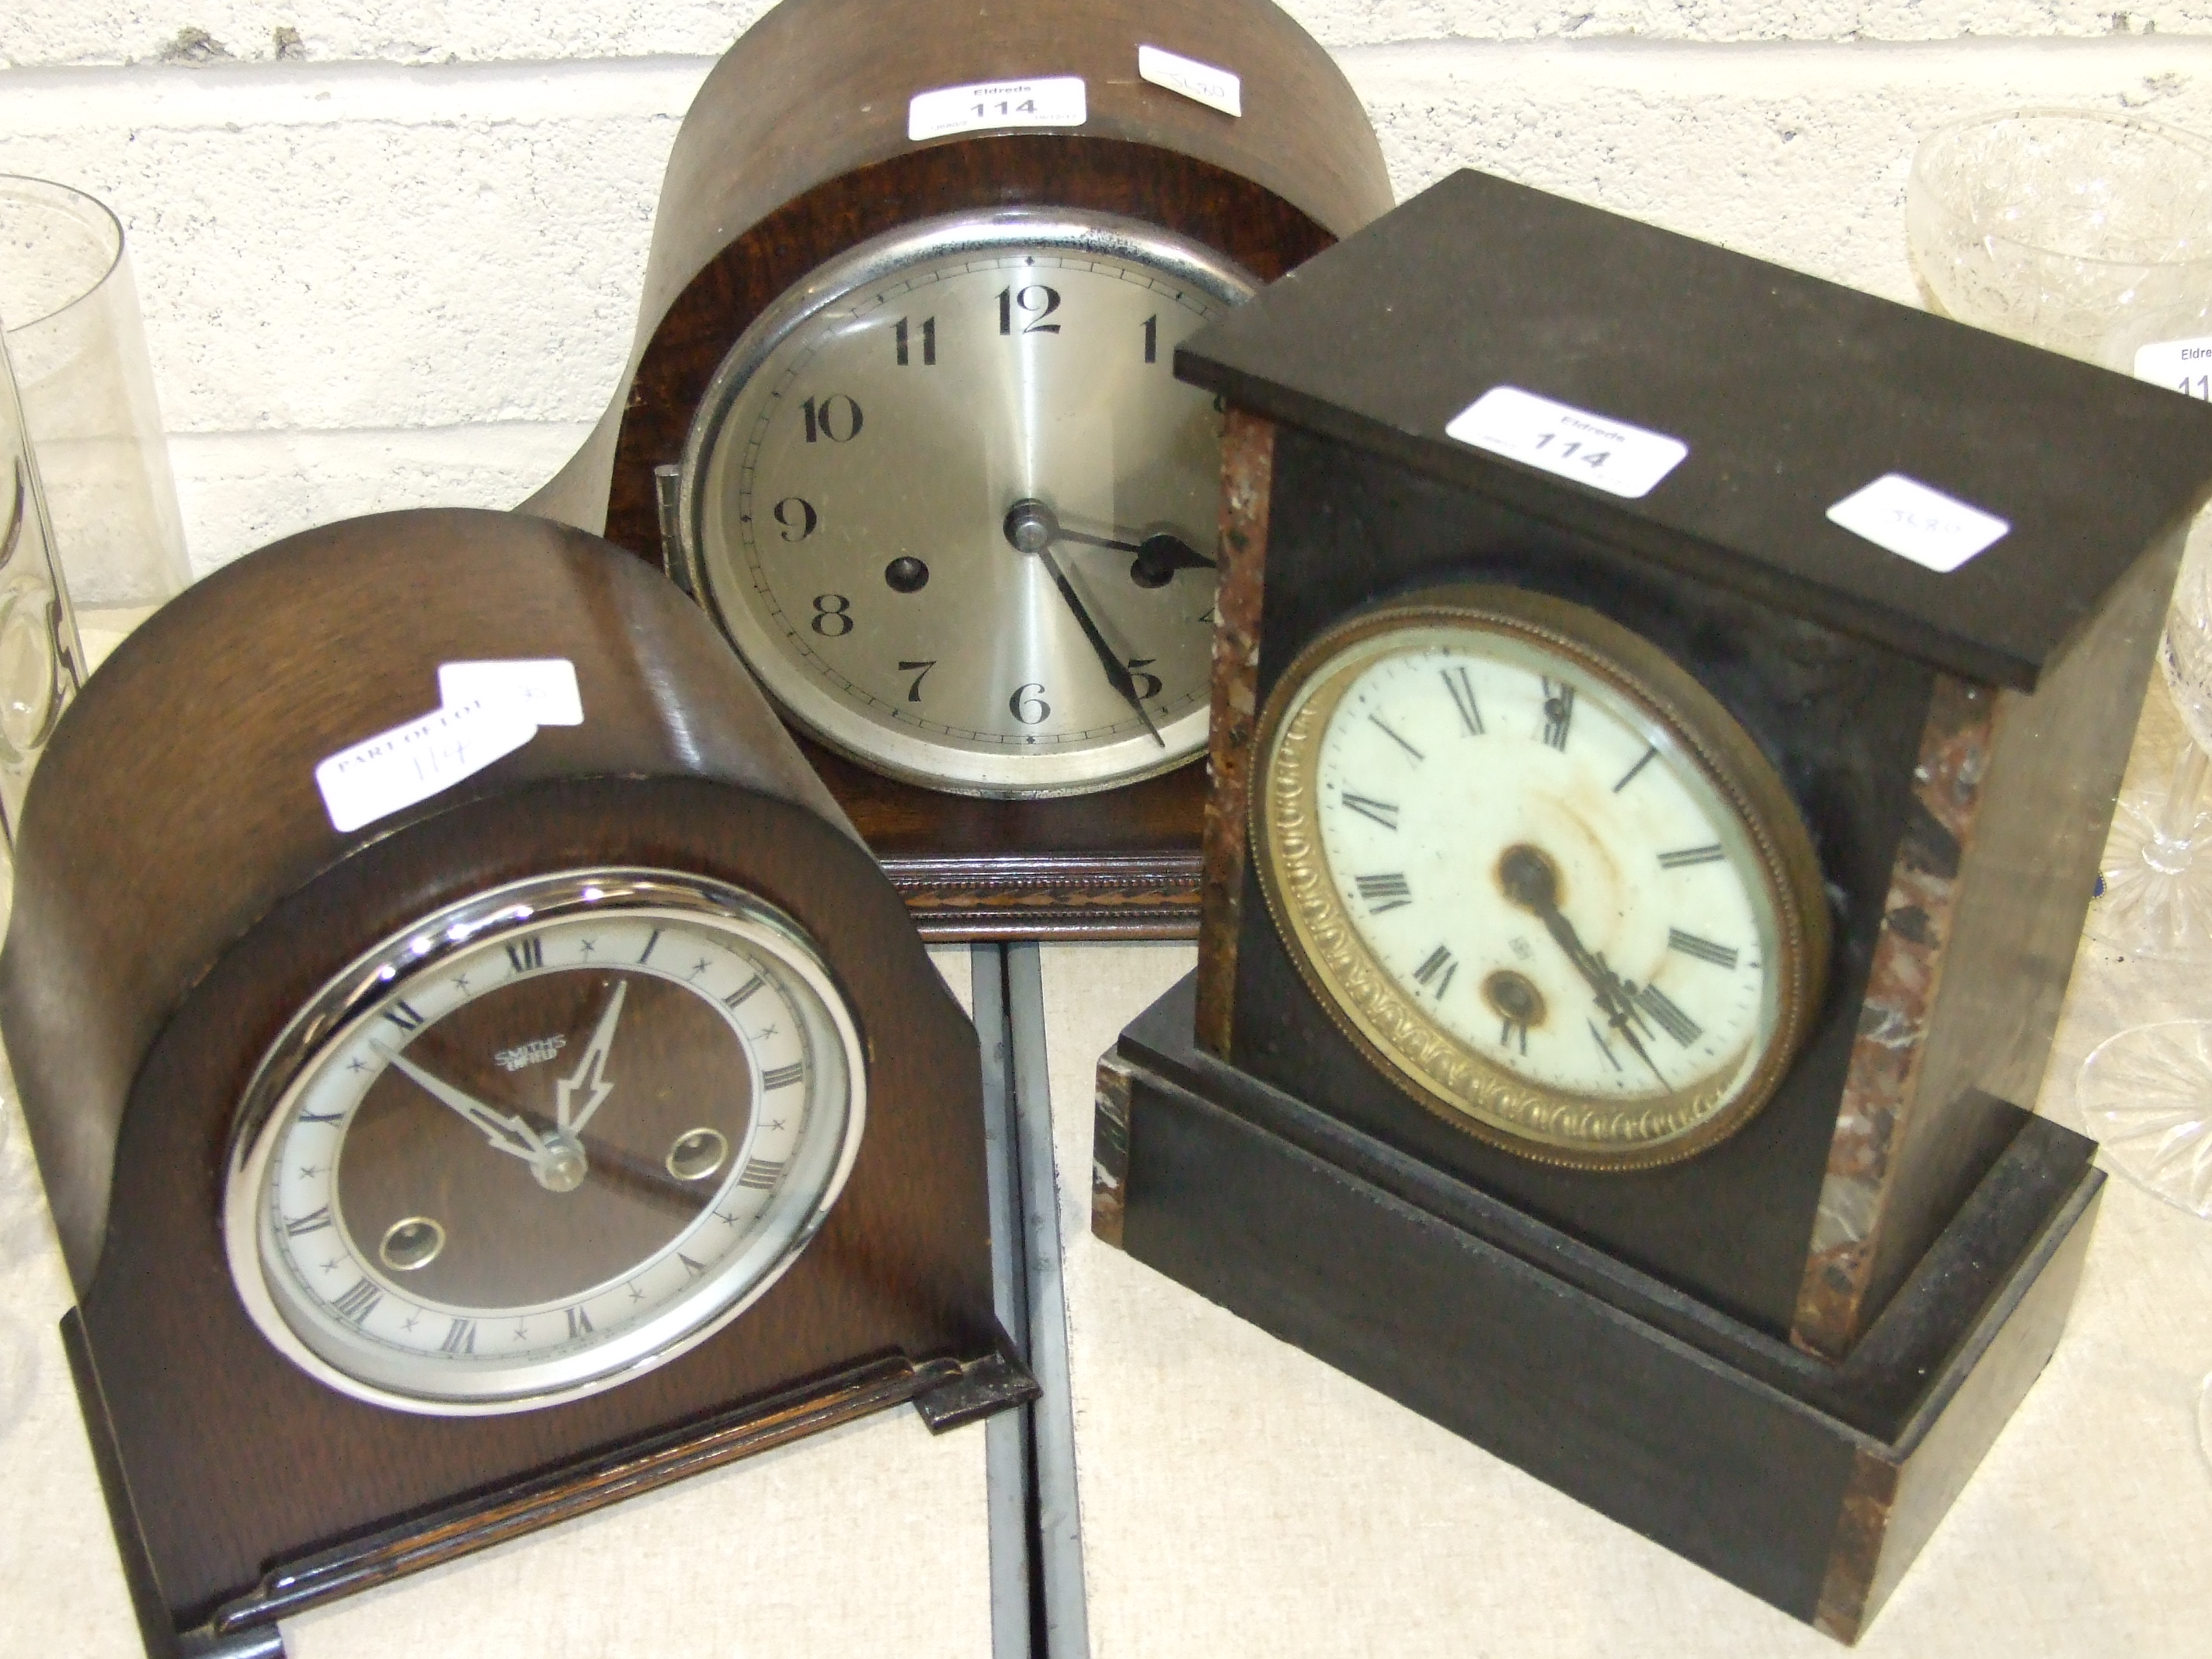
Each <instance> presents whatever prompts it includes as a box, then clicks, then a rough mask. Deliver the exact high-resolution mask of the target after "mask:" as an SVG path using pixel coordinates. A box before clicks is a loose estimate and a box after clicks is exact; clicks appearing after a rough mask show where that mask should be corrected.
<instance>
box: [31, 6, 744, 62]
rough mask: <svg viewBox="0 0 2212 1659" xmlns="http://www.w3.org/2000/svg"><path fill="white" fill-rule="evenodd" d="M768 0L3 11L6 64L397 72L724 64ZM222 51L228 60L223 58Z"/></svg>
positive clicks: (41, 8) (94, 8)
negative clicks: (250, 65) (455, 65)
mask: <svg viewBox="0 0 2212 1659" xmlns="http://www.w3.org/2000/svg"><path fill="white" fill-rule="evenodd" d="M768 9H769V0H579V3H575V4H567V3H561V0H454V3H441V0H157V3H155V0H45V3H40V0H30V3H27V4H19V5H16V6H14V7H11V8H10V9H9V10H8V11H7V12H6V13H0V63H7V64H131V63H142V62H152V61H157V60H160V59H161V58H164V57H165V56H168V57H174V56H176V55H177V54H178V53H179V36H180V35H184V34H185V32H186V31H188V30H189V31H192V32H194V33H197V34H199V35H204V36H205V37H207V43H205V44H202V45H200V46H197V47H191V48H188V49H187V50H189V51H190V52H191V54H192V55H193V56H195V57H197V58H199V59H201V60H202V61H215V62H221V61H223V59H224V58H234V59H237V60H240V61H254V60H264V61H265V60H268V59H271V58H276V55H277V52H278V49H279V48H278V40H277V31H279V30H280V29H289V30H290V31H292V32H293V33H296V34H297V35H298V36H299V37H300V39H299V45H298V46H297V47H296V48H295V50H296V51H297V52H300V53H301V54H302V55H304V56H305V57H306V58H308V59H309V60H311V61H313V60H322V61H325V62H329V61H343V60H365V61H368V62H385V63H398V64H443V63H449V62H455V61H459V62H462V63H468V62H491V61H501V60H507V61H515V60H522V61H554V60H575V59H588V58H651V57H659V56H665V55H670V54H678V55H695V54H697V55H704V56H707V57H710V58H713V57H720V55H721V53H722V52H724V51H726V49H727V48H728V46H729V44H730V42H732V40H736V39H737V38H738V35H740V34H742V33H744V30H745V29H746V27H748V26H749V25H750V23H751V22H752V21H753V20H754V19H755V18H757V17H758V16H759V15H761V14H762V13H763V12H765V11H767V10H768ZM218 49H219V52H220V54H221V55H220V56H218V55H217V52H218Z"/></svg>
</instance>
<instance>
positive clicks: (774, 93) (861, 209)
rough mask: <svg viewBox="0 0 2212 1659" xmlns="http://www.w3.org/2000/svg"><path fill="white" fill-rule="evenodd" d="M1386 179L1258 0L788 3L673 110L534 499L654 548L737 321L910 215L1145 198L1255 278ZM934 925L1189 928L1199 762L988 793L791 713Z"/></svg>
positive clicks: (1304, 248)
mask: <svg viewBox="0 0 2212 1659" xmlns="http://www.w3.org/2000/svg"><path fill="white" fill-rule="evenodd" d="M1139 45H1150V46H1161V47H1164V48H1166V49H1167V50H1169V51H1171V52H1179V53H1182V55H1184V56H1186V57H1190V58H1197V59H1199V60H1200V61H1202V62H1206V63H1209V64H1218V65H1220V66H1221V67H1223V68H1225V69H1228V70H1232V71H1234V72H1236V73H1237V74H1238V75H1240V76H1242V77H1243V107H1244V114H1243V116H1242V117H1241V118H1237V117H1231V116H1229V115H1225V114H1223V113H1221V112H1218V111H1216V110H1213V109H1210V108H1207V107H1206V106H1203V105H1200V104H1197V103H1194V102H1193V101H1192V100H1189V99H1187V98H1184V97H1182V96H1180V95H1179V94H1176V93H1172V92H1170V91H1168V90H1167V89H1165V88H1162V87H1158V86H1155V85H1152V83H1150V82H1145V81H1142V80H1139V78H1138V75H1137V48H1138V46H1139ZM1048 75H1050V76H1060V75H1074V76H1082V77H1083V80H1084V82H1085V87H1086V89H1087V94H1088V100H1089V102H1088V107H1089V114H1088V118H1087V120H1086V121H1085V124H1084V125H1082V126H1081V127H1079V128H1070V129H1057V130H1050V131H1036V130H1032V131H998V132H983V133H970V134H963V135H960V136H957V137H950V138H944V139H939V140H935V141H931V142H927V143H910V142H909V141H908V138H907V106H908V100H910V99H911V98H912V97H913V96H914V94H916V93H919V92H927V91H930V90H932V89H934V88H940V87H948V86H960V85H966V84H970V83H974V82H986V81H991V80H1000V79H1017V78H1021V77H1034V76H1048ZM1391 201H1392V197H1391V191H1390V185H1389V178H1388V177H1387V175H1386V174H1385V173H1384V171H1383V157H1382V152H1381V150H1380V149H1379V147H1378V146H1377V145H1376V141H1375V135H1374V132H1373V130H1372V129H1371V128H1370V126H1369V125H1368V121H1367V117H1366V114H1365V112H1364V110H1363V109H1362V108H1361V107H1360V104H1359V100H1358V98H1357V97H1356V96H1355V95H1354V94H1353V93H1352V88H1351V87H1350V86H1349V85H1348V84H1347V83H1346V81H1345V79H1344V76H1343V74H1342V73H1341V72H1340V70H1338V69H1337V67H1336V65H1335V64H1334V62H1333V61H1332V60H1331V59H1330V58H1329V57H1328V53H1326V52H1323V51H1322V48H1321V47H1320V46H1319V45H1318V44H1316V42H1315V41H1314V40H1313V39H1312V38H1311V37H1310V36H1309V35H1308V34H1307V33H1305V32H1304V30H1303V29H1301V28H1300V27H1298V26H1297V24H1296V23H1294V22H1293V21H1291V19H1290V18H1289V17H1288V16H1286V15H1285V14H1284V13H1283V12H1282V11H1280V10H1279V9H1277V8H1276V7H1275V6H1274V5H1273V4H1271V3H1269V0H1043V3H1038V4H1032V5H1024V6H1012V7H1008V6H994V5H987V4H984V3H981V0H784V3H783V4H781V5H779V6H778V7H776V8H775V9H774V10H773V11H770V12H769V13H768V14H767V15H765V16H763V18H762V19H761V20H760V21H758V22H757V23H755V24H754V25H753V27H751V28H750V30H748V31H747V32H746V33H745V34H744V37H743V38H742V39H740V40H738V43H737V45H736V46H733V47H732V49H731V51H730V52H729V53H728V54H727V55H726V57H725V58H723V59H722V61H721V62H720V64H717V65H716V66H715V69H714V73H713V74H711V75H710V76H708V78H707V81H706V83H705V85H704V86H702V88H700V91H699V95H698V97H697V98H696V100H695V101H694V102H693V104H692V106H691V109H690V113H689V114H688V115H686V117H685V118H684V125H683V127H682V129H681V131H679V132H678V135H677V139H676V145H675V149H674V152H673V154H672V155H671V157H670V159H669V163H668V173H667V177H666V179H665V183H664V184H663V185H662V188H661V197H660V204H659V211H658V213H657V214H656V216H655V217H654V221H653V244H652V252H651V253H650V255H649V258H648V260H647V267H646V277H645V296H644V300H643V302H642V304H641V307H640V310H639V319H638V328H637V336H636V343H635V345H634V346H633V348H632V349H631V352H630V358H629V365H628V366H627V368H625V369H624V371H623V377H622V380H621V383H620V386H618V388H617V392H616V395H615V398H614V400H613V402H612V403H611V404H610V406H609V408H608V410H607V413H606V415H605V417H604V418H603V419H602V420H601V421H600V422H599V426H598V428H596V429H595V430H594V431H593V433H592V436H591V437H590V439H589V440H588V441H586V443H585V446H584V447H583V448H582V449H581V450H580V452H579V453H577V455H576V457H575V458H574V459H573V460H572V461H570V462H569V463H568V466H567V467H566V468H564V469H563V470H562V472H561V474H560V475H559V477H556V478H555V479H554V480H553V482H552V483H550V484H548V485H547V486H546V487H545V489H543V490H542V491H540V492H539V493H538V495H535V496H533V497H532V499H531V500H530V501H526V502H525V503H524V509H525V510H526V511H529V512H535V513H544V515H546V516H548V517H550V518H554V519H557V520H562V521H564V522H567V523H570V524H574V525H578V526H582V527H583V528H585V529H587V530H592V531H594V532H602V531H603V532H604V533H605V535H606V536H607V537H608V538H610V539H611V540H612V541H614V542H616V543H617V544H620V545H622V546H623V547H626V548H629V550H632V551H634V552H635V553H637V554H639V555H640V556H642V557H646V558H648V559H651V560H653V562H656V563H658V562H660V560H661V557H662V548H663V538H662V533H661V522H660V516H659V497H658V495H657V489H656V483H655V478H654V473H655V469H656V468H659V467H665V466H671V465H675V464H677V463H678V462H679V461H680V460H681V459H683V451H684V438H685V435H686V434H687V433H688V432H689V430H690V425H691V421H692V416H693V414H694V411H695V410H696V409H697V407H698V405H699V403H700V401H701V399H702V397H703V396H704V394H705V392H706V390H707V386H708V381H709V380H711V379H712V378H713V375H714V370H715V369H716V368H717V367H718V366H719V365H720V362H721V361H722V358H723V356H724V354H725V353H726V352H727V351H728V349H729V348H730V346H731V344H732V343H733V342H734V341H735V340H736V339H737V337H738V335H739V334H741V333H742V332H744V329H745V327H746V326H747V325H749V324H750V323H751V322H752V320H753V319H755V318H756V317H757V316H758V315H759V314H760V313H761V312H762V311H763V309H764V308H765V307H767V306H768V305H769V303H770V302H771V301H774V300H775V299H776V297H777V296H778V295H781V294H782V293H783V292H784V290H785V289H788V288H790V287H791V286H792V285H793V283H797V282H799V280H800V279H801V278H802V277H804V276H805V275H806V274H807V273H808V272H809V271H811V270H814V269H815V268H816V267H817V266H818V265H820V264H823V261H825V260H827V259H829V258H831V257H833V256H834V255H836V254H837V253H839V252H842V251H843V250H844V249H846V248H848V247H851V246H854V244H856V243H858V242H860V241H863V240H866V239H867V238H869V237H871V236H874V235H877V234H881V233H883V232H884V231H888V230H891V229H895V228H897V227H899V226H901V225H904V224H908V223H911V222H914V221H915V220H918V219H922V218H926V217H929V216H933V215H937V214H944V213H952V212H957V211H962V210H985V209H995V208H1005V207H1017V206H1024V205H1039V206H1060V207H1073V208H1085V209H1091V210H1097V211H1101V212H1108V213H1115V214H1121V215H1124V216H1128V217H1131V218H1135V219H1140V220H1144V221H1147V222H1151V223H1152V224H1155V225H1159V226H1162V227H1164V228H1166V229H1169V230H1171V231H1175V232H1177V233H1179V234H1182V235H1184V236H1188V237H1190V238H1192V239H1193V240H1196V241H1199V242H1201V243H1204V244H1205V245H1206V246H1209V247H1212V248H1214V249H1217V250H1218V251H1219V252H1223V253H1225V254H1227V255H1228V256H1229V257H1230V258H1232V259H1234V260H1235V261H1237V263H1238V264H1241V265H1243V267H1244V269H1245V270H1248V271H1249V272H1250V273H1251V274H1252V275H1253V276H1255V277H1256V278H1257V279H1258V280H1259V281H1261V282H1262V283H1267V282H1272V281H1273V280H1274V279H1275V278H1276V277H1278V276H1281V275H1282V274H1283V273H1284V272H1285V271H1286V270H1290V269H1291V267H1292V266H1294V265H1297V264H1299V263H1300V262H1301V261H1303V260H1304V259H1306V258H1310V257H1311V256H1312V255H1313V254H1315V253H1316V252H1320V251H1321V250H1322V248H1324V247H1327V246H1329V245H1330V243H1331V242H1333V241H1334V240H1335V239H1336V238H1337V237H1340V236H1343V235H1346V234H1350V233H1351V232H1352V231H1353V230H1356V229H1358V228H1359V227H1360V226H1361V225H1363V224H1365V223H1366V222H1368V221H1369V220H1370V219H1372V218H1374V217H1375V216H1376V215H1377V214H1380V213H1383V212H1385V211H1387V210H1389V206H1390V204H1391ZM799 741H800V746H801V748H802V749H803V750H804V751H805V755H806V757H807V760H808V761H809V763H811V764H812V765H813V766H814V768H815V769H816V770H817V771H818V772H819V773H820V774H821V775H822V777H823V781H825V782H826V783H827V784H828V785H829V789H830V792H831V793H833V794H834V795H835V796H836V798H837V799H838V801H839V803H840V804H841V805H842V806H843V807H844V809H845V811H846V812H847V813H848V815H849V816H850V817H851V818H852V820H853V823H854V825H855V827H857V828H858V829H859V830H860V834H861V836H863V837H864V838H865V839H866V842H867V843H868V845H869V846H870V847H871V848H873V849H874V850H875V852H876V853H877V854H878V857H879V858H880V859H881V860H883V862H884V867H885V868H886V870H887V871H888V872H890V877H891V879H892V882H893V884H895V885H896V887H897V888H898V889H899V890H900V892H901V893H902V895H904V896H905V897H906V899H907V902H908V905H909V907H910V908H912V910H913V912H914V915H915V921H916V923H917V925H918V926H920V927H921V929H922V932H923V933H925V934H926V935H927V936H928V937H931V938H933V939H1000V938H1028V937H1036V936H1038V935H1041V934H1068V935H1081V936H1092V937H1124V938H1148V937H1188V936H1189V935H1190V934H1191V933H1193V932H1194V931H1195V929H1196V926H1197V920H1198V904H1197V881H1198V866H1199V839H1200V822H1201V819H1202V817H1203V810H1204V803H1205V793H1206V785H1205V774H1204V769H1203V768H1202V767H1200V765H1199V764H1198V763H1196V762H1194V763H1191V764H1190V765H1188V766H1185V767H1182V768H1180V769H1177V770H1176V771H1174V772H1172V773H1169V774H1167V775H1163V776H1161V777H1158V778H1155V779H1152V780H1149V781H1145V782H1142V783H1138V784H1134V785H1131V786H1128V787H1124V788H1120V789H1115V790H1113V791H1110V792H1107V793H1100V794H1095V795H1079V796H1073V797H1060V798H1057V799H1042V800H1026V801H1024V800H991V799H976V798H973V797H968V796H962V795H954V794H949V793H939V792H937V791H933V790H927V789H921V788H917V787H914V786H912V785H909V784H905V783H901V782H898V781H894V780H892V779H890V778H886V777H884V776H882V775H879V774H878V773H875V772H872V771H870V770H868V769H866V768H864V767H861V766H859V765H856V764H854V763H852V762H850V761H848V760H846V759H845V758H844V757H842V756H839V755H837V754H835V753H833V752H831V751H830V750H828V749H826V748H824V747H823V746H822V745H820V744H817V743H815V742H813V741H812V740H811V738H805V737H804V736H802V737H801V738H800V739H799Z"/></svg>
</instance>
